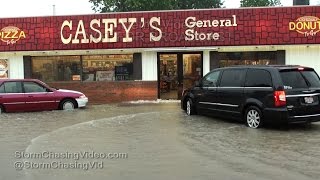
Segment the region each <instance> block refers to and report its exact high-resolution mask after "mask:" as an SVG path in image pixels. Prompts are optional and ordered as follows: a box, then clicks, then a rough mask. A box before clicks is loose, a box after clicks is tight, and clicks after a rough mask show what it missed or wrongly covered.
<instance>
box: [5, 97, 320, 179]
mask: <svg viewBox="0 0 320 180" xmlns="http://www.w3.org/2000/svg"><path fill="white" fill-rule="evenodd" d="M0 119H1V120H0V144H1V148H0V180H2V179H3V180H6V179H10V180H13V179H30V180H38V179H39V180H42V179H68V180H70V179H93V180H95V179H117V180H118V179H120V180H122V179H123V180H124V179H139V180H141V179H142V180H143V179H148V180H149V179H167V180H171V179H190V180H191V179H208V180H209V179H210V180H212V179H219V180H220V179H237V180H239V179H240V180H241V179H246V180H247V179H254V180H256V179H281V180H282V179H299V180H302V179H318V178H319V177H320V166H319V162H320V146H319V144H320V124H319V123H314V124H311V125H292V126H286V127H267V128H263V129H258V130H255V129H250V128H247V127H246V126H245V125H243V124H241V123H238V122H234V121H227V120H221V119H217V118H213V117H207V116H191V117H189V116H186V115H185V114H184V112H183V111H182V110H181V109H180V108H179V104H178V103H165V104H164V103H159V104H134V105H130V104H114V105H95V106H89V107H88V108H86V109H79V110H75V111H49V112H33V113H15V114H1V115H0Z"/></svg>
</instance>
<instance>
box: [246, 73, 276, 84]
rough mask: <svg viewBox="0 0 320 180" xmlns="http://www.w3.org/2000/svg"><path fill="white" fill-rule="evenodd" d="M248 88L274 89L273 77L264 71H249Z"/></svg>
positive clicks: (247, 77)
mask: <svg viewBox="0 0 320 180" xmlns="http://www.w3.org/2000/svg"><path fill="white" fill-rule="evenodd" d="M245 86H246V87H272V79H271V75H270V73H269V72H268V71H266V70H262V69H249V70H248V72H247V76H246V83H245Z"/></svg>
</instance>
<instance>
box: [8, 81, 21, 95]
mask: <svg viewBox="0 0 320 180" xmlns="http://www.w3.org/2000/svg"><path fill="white" fill-rule="evenodd" d="M4 91H5V93H22V86H21V82H5V83H4Z"/></svg>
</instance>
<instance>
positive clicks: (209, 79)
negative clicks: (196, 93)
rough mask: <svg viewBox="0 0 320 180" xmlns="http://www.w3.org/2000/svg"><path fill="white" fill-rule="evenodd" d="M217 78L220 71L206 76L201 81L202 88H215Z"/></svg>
mask: <svg viewBox="0 0 320 180" xmlns="http://www.w3.org/2000/svg"><path fill="white" fill-rule="evenodd" d="M219 76H220V71H215V72H212V73H210V74H208V75H207V76H205V78H204V79H203V80H202V86H204V87H217V83H218V80H219Z"/></svg>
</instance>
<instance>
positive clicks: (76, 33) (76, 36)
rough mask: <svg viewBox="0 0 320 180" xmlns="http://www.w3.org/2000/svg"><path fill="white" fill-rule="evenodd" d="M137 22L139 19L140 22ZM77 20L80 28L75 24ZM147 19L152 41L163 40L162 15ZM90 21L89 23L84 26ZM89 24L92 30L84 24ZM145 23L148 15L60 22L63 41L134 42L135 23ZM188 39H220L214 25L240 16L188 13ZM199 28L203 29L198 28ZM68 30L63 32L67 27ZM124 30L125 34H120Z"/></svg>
mask: <svg viewBox="0 0 320 180" xmlns="http://www.w3.org/2000/svg"><path fill="white" fill-rule="evenodd" d="M137 22H140V24H138V23H137ZM74 23H76V26H77V28H76V29H74V28H73V24H74ZM146 23H147V26H149V27H150V32H149V37H150V38H149V41H150V42H155V41H161V39H162V37H163V32H164V30H163V29H164V28H165V26H163V25H161V17H151V18H150V20H149V21H148V22H146ZM85 25H87V26H85ZM88 26H89V30H86V28H85V27H88ZM144 26H145V18H133V17H129V18H119V19H117V18H111V19H92V20H90V22H89V21H84V20H80V21H73V20H65V21H64V22H63V23H62V25H61V42H62V43H63V44H70V43H72V44H79V43H80V44H88V43H117V42H123V43H128V42H133V40H134V38H135V35H136V36H137V35H139V34H134V31H133V27H136V28H143V27H144ZM184 26H185V27H186V28H187V29H186V30H185V38H184V39H185V41H211V40H213V41H217V40H219V39H220V34H219V32H218V31H217V32H215V31H214V30H215V28H216V29H218V28H219V27H236V26H237V16H236V15H232V16H231V17H230V18H225V19H205V20H201V19H200V20H199V19H197V17H195V16H191V17H187V18H186V19H185V20H184ZM196 28H199V29H200V31H197V30H196ZM202 28H211V29H212V31H211V32H205V33H203V32H201V29H202ZM66 30H67V31H68V32H69V33H67V35H64V31H66ZM121 32H124V35H123V36H122V37H120V36H119V34H120V33H121Z"/></svg>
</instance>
